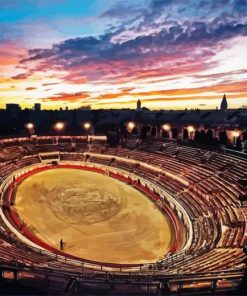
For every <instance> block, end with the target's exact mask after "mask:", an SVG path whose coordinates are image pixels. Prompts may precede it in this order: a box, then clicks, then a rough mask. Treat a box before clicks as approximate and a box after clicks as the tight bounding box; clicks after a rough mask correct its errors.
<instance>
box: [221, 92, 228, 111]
mask: <svg viewBox="0 0 247 296" xmlns="http://www.w3.org/2000/svg"><path fill="white" fill-rule="evenodd" d="M227 106H228V104H227V100H226V95H225V94H224V96H223V99H222V101H221V104H220V110H221V111H223V112H226V111H227Z"/></svg>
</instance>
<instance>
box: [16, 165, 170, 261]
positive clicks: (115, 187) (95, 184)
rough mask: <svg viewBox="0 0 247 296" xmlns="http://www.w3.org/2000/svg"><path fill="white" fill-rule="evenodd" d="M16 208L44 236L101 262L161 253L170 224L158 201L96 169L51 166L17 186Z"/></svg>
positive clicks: (153, 256)
mask: <svg viewBox="0 0 247 296" xmlns="http://www.w3.org/2000/svg"><path fill="white" fill-rule="evenodd" d="M15 207H16V210H17V211H18V214H19V215H20V217H21V218H22V219H23V220H24V221H25V222H26V223H27V224H28V225H29V227H30V229H31V230H32V231H33V232H34V233H35V235H36V236H38V237H39V238H40V239H42V240H43V241H45V242H46V243H49V244H50V245H52V246H53V247H56V248H59V241H60V239H61V238H62V239H63V241H65V252H67V253H69V254H72V255H75V256H78V257H81V258H85V259H89V260H93V261H98V262H111V263H122V264H123V263H128V264H136V263H147V262H154V261H156V260H158V259H161V258H162V257H163V256H164V255H165V254H166V253H167V252H168V251H169V247H170V244H171V241H172V228H171V225H170V221H169V218H168V217H165V216H164V215H163V214H162V213H161V212H160V211H159V209H158V208H157V207H156V205H155V204H154V203H153V202H152V201H151V200H149V198H148V197H146V196H145V195H143V194H142V193H141V192H139V191H138V190H136V189H134V188H133V187H131V186H129V185H127V184H125V183H123V182H121V181H119V180H116V179H113V178H111V177H109V176H106V175H102V174H99V173H95V172H89V171H84V170H77V169H71V168H69V169H67V168H66V169H65V168H60V169H52V170H47V171H43V172H40V173H36V174H34V175H32V176H30V177H28V178H27V179H25V180H24V181H23V182H22V183H21V184H20V185H19V186H18V188H17V192H16V205H15Z"/></svg>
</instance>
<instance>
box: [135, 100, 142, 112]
mask: <svg viewBox="0 0 247 296" xmlns="http://www.w3.org/2000/svg"><path fill="white" fill-rule="evenodd" d="M141 107H142V103H141V100H140V99H139V100H138V101H137V103H136V109H137V110H140V109H141Z"/></svg>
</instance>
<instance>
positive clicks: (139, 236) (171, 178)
mask: <svg viewBox="0 0 247 296" xmlns="http://www.w3.org/2000/svg"><path fill="white" fill-rule="evenodd" d="M1 147H2V150H1V153H0V159H1V163H0V177H1V191H0V192H1V205H2V206H1V212H0V214H1V239H0V242H1V244H0V258H1V262H2V265H3V266H5V267H4V268H2V271H3V272H5V273H9V274H11V275H13V276H14V277H16V278H18V279H23V280H24V279H25V277H28V276H33V277H37V278H42V277H43V278H46V279H47V280H49V278H50V277H52V278H53V281H54V278H56V280H57V281H58V282H62V283H65V284H66V283H70V281H71V282H72V280H71V279H73V280H76V281H78V282H79V283H81V284H82V285H87V287H89V286H90V285H93V284H95V283H98V282H100V283H104V285H108V284H109V282H110V283H113V284H114V285H116V286H117V285H120V284H121V283H122V282H126V281H128V285H130V286H131V285H133V286H136V285H140V286H141V287H142V289H143V291H150V293H152V292H154V293H156V292H157V290H160V291H163V292H164V291H167V292H169V293H170V294H172V293H180V292H181V293H182V292H186V291H189V292H190V291H206V290H210V291H215V292H217V291H219V292H222V291H224V289H228V290H229V289H235V288H236V287H237V286H238V285H239V284H241V281H242V278H243V276H244V270H245V260H246V255H245V253H244V250H243V246H244V244H245V241H246V235H247V231H246V207H244V205H243V203H242V201H241V197H242V196H244V195H246V188H245V187H244V186H243V185H241V184H240V183H239V182H238V181H239V180H240V179H241V178H242V176H243V172H244V173H246V171H247V161H246V159H243V158H239V157H236V156H230V155H223V154H219V153H216V152H214V154H213V156H212V157H213V161H210V160H209V161H206V162H205V161H202V155H205V153H208V152H207V151H200V153H199V152H198V149H196V148H191V147H186V146H179V147H180V148H179V149H180V150H179V151H180V153H179V155H177V154H176V153H175V151H176V150H177V149H178V144H177V143H175V142H166V143H165V145H164V141H158V140H157V141H153V142H152V144H150V143H147V142H145V141H143V142H142V143H140V144H139V145H138V146H137V147H135V148H127V147H120V146H118V147H114V148H113V147H110V146H108V145H107V144H106V142H105V140H104V139H103V138H100V137H93V138H92V140H91V141H88V139H87V137H79V136H78V137H69V136H60V137H52V136H47V137H36V138H35V139H32V138H18V139H4V140H1ZM60 239H62V240H63V241H64V242H65V244H64V248H63V250H60V246H59V242H60ZM6 266H7V267H6ZM23 270H25V272H23ZM102 289H103V288H102ZM145 289H146V290H145ZM134 291H135V289H133V293H134Z"/></svg>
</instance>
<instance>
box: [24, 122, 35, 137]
mask: <svg viewBox="0 0 247 296" xmlns="http://www.w3.org/2000/svg"><path fill="white" fill-rule="evenodd" d="M25 127H26V129H27V130H28V132H29V134H30V136H31V135H32V134H34V124H33V123H32V122H28V123H27V124H26V125H25Z"/></svg>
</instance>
